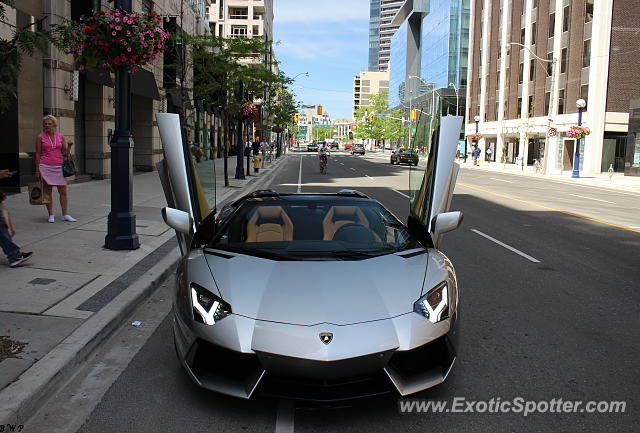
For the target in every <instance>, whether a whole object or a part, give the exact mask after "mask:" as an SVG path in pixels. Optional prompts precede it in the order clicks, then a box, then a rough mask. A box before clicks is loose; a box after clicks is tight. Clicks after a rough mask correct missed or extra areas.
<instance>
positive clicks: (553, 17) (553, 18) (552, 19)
mask: <svg viewBox="0 0 640 433" xmlns="http://www.w3.org/2000/svg"><path fill="white" fill-rule="evenodd" d="M555 34H556V14H555V12H554V13H552V14H551V15H549V37H550V38H552V37H553V36H554V35H555Z"/></svg>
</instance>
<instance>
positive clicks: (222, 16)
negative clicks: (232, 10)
mask: <svg viewBox="0 0 640 433" xmlns="http://www.w3.org/2000/svg"><path fill="white" fill-rule="evenodd" d="M218 15H219V16H218V18H220V19H221V20H223V19H224V0H220V10H219V11H218Z"/></svg>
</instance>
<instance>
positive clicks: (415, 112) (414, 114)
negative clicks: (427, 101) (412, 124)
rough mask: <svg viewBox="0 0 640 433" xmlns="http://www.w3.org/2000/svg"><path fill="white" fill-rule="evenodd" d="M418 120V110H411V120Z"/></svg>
mask: <svg viewBox="0 0 640 433" xmlns="http://www.w3.org/2000/svg"><path fill="white" fill-rule="evenodd" d="M417 119H418V110H416V109H413V110H411V120H417Z"/></svg>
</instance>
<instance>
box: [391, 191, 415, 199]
mask: <svg viewBox="0 0 640 433" xmlns="http://www.w3.org/2000/svg"><path fill="white" fill-rule="evenodd" d="M392 191H395V192H397V193H398V194H400V195H401V196H402V197H406V198H411V197H409V196H408V195H406V194H405V193H403V192H400V191H398V190H397V189H394V190H392Z"/></svg>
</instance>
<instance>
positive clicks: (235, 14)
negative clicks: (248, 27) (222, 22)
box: [229, 8, 249, 20]
mask: <svg viewBox="0 0 640 433" xmlns="http://www.w3.org/2000/svg"><path fill="white" fill-rule="evenodd" d="M229 18H230V19H232V20H246V19H248V18H249V10H248V9H247V8H231V12H230V13H229Z"/></svg>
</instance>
